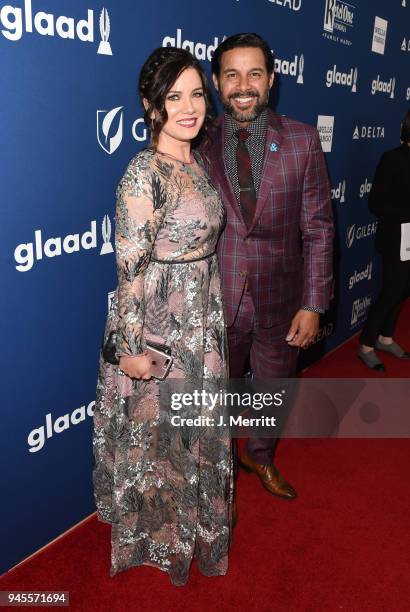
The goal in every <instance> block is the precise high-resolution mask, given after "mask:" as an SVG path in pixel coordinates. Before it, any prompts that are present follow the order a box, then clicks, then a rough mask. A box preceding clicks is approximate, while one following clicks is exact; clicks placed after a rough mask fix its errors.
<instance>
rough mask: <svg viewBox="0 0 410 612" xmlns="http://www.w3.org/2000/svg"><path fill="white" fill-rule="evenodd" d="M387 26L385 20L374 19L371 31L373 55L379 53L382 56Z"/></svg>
mask: <svg viewBox="0 0 410 612" xmlns="http://www.w3.org/2000/svg"><path fill="white" fill-rule="evenodd" d="M387 25H388V21H386V20H385V19H382V18H381V17H375V18H374V30H373V41H372V51H373V52H374V53H380V55H384V48H385V45H386V35H387Z"/></svg>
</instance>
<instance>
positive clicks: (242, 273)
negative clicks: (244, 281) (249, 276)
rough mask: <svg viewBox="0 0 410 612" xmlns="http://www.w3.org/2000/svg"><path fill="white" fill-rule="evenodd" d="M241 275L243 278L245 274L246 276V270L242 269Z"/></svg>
mask: <svg viewBox="0 0 410 612" xmlns="http://www.w3.org/2000/svg"><path fill="white" fill-rule="evenodd" d="M239 276H242V278H243V277H244V276H246V272H245V270H241V271H240V272H239Z"/></svg>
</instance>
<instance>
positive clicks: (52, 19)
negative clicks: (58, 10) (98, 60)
mask: <svg viewBox="0 0 410 612" xmlns="http://www.w3.org/2000/svg"><path fill="white" fill-rule="evenodd" d="M0 25H1V26H2V27H3V28H4V29H1V33H2V34H3V36H4V38H7V40H11V41H17V40H20V39H21V38H22V36H23V31H24V32H28V33H33V32H36V33H37V34H40V36H59V37H60V38H65V39H71V40H74V39H75V38H78V40H81V41H82V42H89V43H93V42H94V11H92V10H91V9H88V10H87V18H86V19H79V20H78V21H77V23H76V22H75V19H74V17H66V16H65V15H59V16H58V17H56V16H55V15H53V14H52V13H46V12H44V11H38V12H37V13H34V14H33V8H32V0H24V19H23V9H21V8H19V7H16V6H10V5H6V6H3V7H2V9H1V10H0ZM100 32H101V42H100V45H99V47H98V50H97V53H99V54H100V55H112V51H111V47H110V43H109V42H108V37H109V34H110V19H109V16H108V11H107V9H105V8H103V9H102V11H101V15H100Z"/></svg>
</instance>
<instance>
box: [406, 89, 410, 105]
mask: <svg viewBox="0 0 410 612" xmlns="http://www.w3.org/2000/svg"><path fill="white" fill-rule="evenodd" d="M406 100H407V102H408V101H409V100H410V87H407V89H406Z"/></svg>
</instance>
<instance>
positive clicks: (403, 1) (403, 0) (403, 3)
mask: <svg viewBox="0 0 410 612" xmlns="http://www.w3.org/2000/svg"><path fill="white" fill-rule="evenodd" d="M401 5H402V6H404V8H406V0H401Z"/></svg>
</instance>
